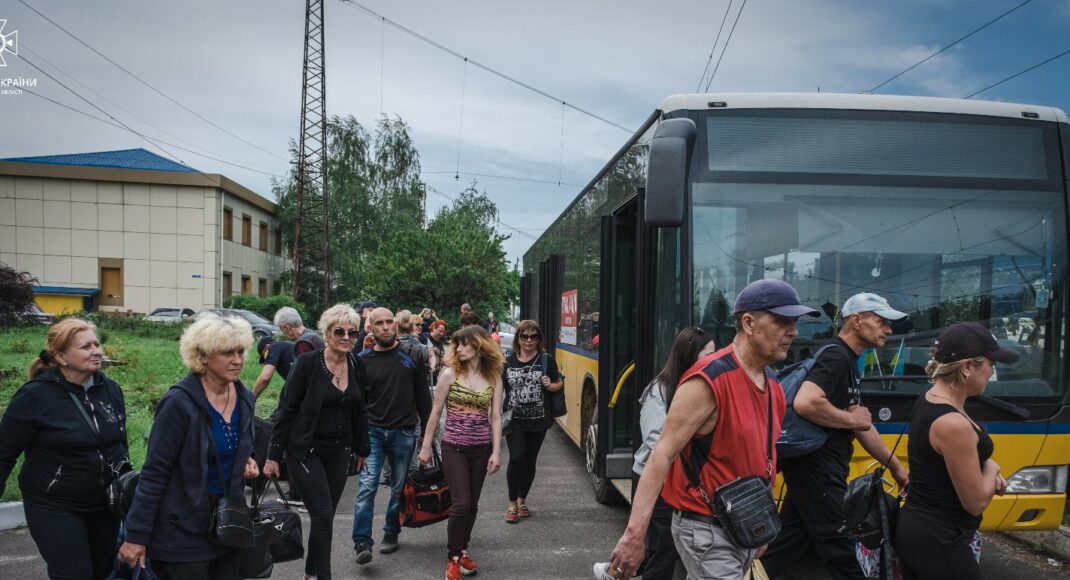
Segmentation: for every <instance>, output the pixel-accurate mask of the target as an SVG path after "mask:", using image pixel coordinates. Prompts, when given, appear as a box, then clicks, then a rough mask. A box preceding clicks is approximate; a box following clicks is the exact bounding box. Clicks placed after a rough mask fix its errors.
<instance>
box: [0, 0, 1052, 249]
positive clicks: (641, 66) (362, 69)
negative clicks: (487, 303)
mask: <svg viewBox="0 0 1070 580" xmlns="http://www.w3.org/2000/svg"><path fill="white" fill-rule="evenodd" d="M325 1H326V2H327V4H326V21H327V24H326V35H327V77H328V81H327V87H328V88H327V108H328V111H329V113H330V114H332V115H336V114H337V115H345V114H352V115H354V116H355V117H356V118H357V119H358V120H359V121H360V122H361V123H362V124H364V125H365V126H370V125H371V124H373V123H374V122H375V119H376V118H377V117H378V116H379V115H380V114H387V115H399V116H401V117H402V118H403V119H405V120H406V121H407V122H408V123H409V124H410V125H411V126H412V129H413V133H414V137H415V141H416V146H417V148H418V149H419V151H420V155H421V161H422V166H423V170H424V171H425V174H424V179H425V181H426V183H427V184H428V185H429V186H431V187H432V188H434V189H435V190H438V191H441V192H443V194H444V195H439V194H435V193H434V192H432V193H431V194H430V195H429V197H428V208H427V211H428V213H429V214H433V213H434V212H435V211H437V209H438V208H439V207H440V206H441V205H442V204H444V203H448V202H447V199H446V197H445V196H451V195H454V194H455V193H456V192H457V191H458V190H459V189H460V188H463V186H464V185H466V184H468V183H470V182H471V181H473V180H476V181H478V187H479V188H480V189H483V190H486V192H487V193H488V194H489V195H490V197H491V198H492V199H493V200H494V201H495V202H496V203H497V204H498V207H499V210H500V213H501V220H502V224H503V225H502V228H503V230H502V231H503V232H505V233H510V234H512V239H511V240H509V241H508V242H507V246H506V247H507V250H508V251H509V254H510V259H515V258H516V257H518V256H520V255H522V254H523V252H524V251H525V250H526V249H527V247H528V246H530V245H531V243H532V241H533V239H534V237H537V236H538V235H539V234H540V233H541V232H542V231H543V229H544V228H545V227H546V226H547V225H548V224H549V223H550V222H551V221H553V219H554V218H555V217H556V216H557V214H558V213H560V211H561V210H562V209H563V208H564V207H565V205H566V204H567V203H568V202H569V201H570V200H571V199H572V198H573V197H575V195H576V194H577V193H578V191H579V188H580V187H581V186H582V185H583V184H586V183H587V182H588V181H589V180H590V179H591V178H592V177H593V176H594V174H595V173H596V172H597V171H598V170H599V169H600V168H601V166H602V165H603V164H604V163H605V162H606V161H607V160H608V158H609V157H610V156H611V155H613V153H614V152H616V150H617V149H618V148H619V147H620V146H621V145H622V144H623V143H624V141H625V140H626V139H627V138H628V136H629V133H627V132H625V131H623V130H621V129H620V128H618V127H615V126H613V125H610V124H607V123H605V122H602V121H599V120H596V119H593V118H591V117H589V116H586V115H584V114H582V113H580V112H577V111H576V110H574V109H571V108H565V109H564V114H562V109H563V107H562V105H561V103H560V101H555V100H552V99H549V98H547V97H544V96H540V95H538V94H536V93H534V92H532V91H530V90H528V89H525V88H522V87H520V86H517V85H516V84H513V83H510V82H508V81H506V80H503V79H501V78H499V77H497V76H495V75H493V74H490V73H488V72H486V71H484V70H482V69H480V68H478V67H477V66H474V65H473V64H471V63H469V64H468V65H467V66H466V65H465V63H464V61H463V60H462V59H460V58H458V57H456V56H453V55H450V54H448V53H446V52H444V51H442V50H440V49H438V48H435V47H433V46H431V45H429V44H427V43H425V42H424V41H422V40H419V39H416V38H413V37H412V36H410V35H409V34H406V33H405V32H403V31H401V30H399V29H397V28H395V27H393V26H392V25H391V24H390V23H389V22H387V23H385V24H384V23H383V21H382V20H381V19H380V18H378V17H375V16H372V15H369V14H368V13H367V12H365V11H363V10H360V9H359V8H358V6H356V5H354V4H353V3H344V2H342V1H340V0H325ZM358 1H359V6H363V7H365V8H367V9H368V10H370V11H373V12H375V13H377V14H379V15H381V16H383V17H385V18H387V19H388V20H390V21H394V22H397V23H399V24H401V25H403V26H405V27H407V28H409V29H411V30H413V31H416V32H418V33H420V34H422V35H424V36H426V37H428V38H431V39H433V40H434V41H435V42H437V43H439V44H441V45H443V46H446V47H448V48H450V49H451V50H453V51H455V52H456V53H459V54H462V55H464V56H467V57H468V58H469V59H471V61H474V62H477V63H479V64H482V65H485V66H487V67H489V68H492V69H495V70H497V71H500V72H502V73H504V74H506V75H509V76H511V77H513V78H516V79H518V80H521V81H523V82H525V83H527V84H529V85H531V86H533V87H536V88H538V89H540V90H541V91H543V92H545V93H549V94H550V95H553V96H554V97H555V98H557V99H560V100H565V101H567V102H568V103H570V104H572V105H575V106H576V107H578V108H581V109H584V110H587V111H590V112H592V113H595V114H597V115H598V116H600V117H603V118H605V119H607V120H610V121H612V122H613V123H615V124H617V125H621V126H624V127H627V128H636V127H638V126H639V124H640V123H641V122H642V121H643V120H644V119H645V118H646V117H647V116H648V115H649V114H650V113H651V111H653V110H654V108H655V107H656V106H657V104H658V103H659V102H660V101H661V100H662V99H663V98H664V97H665V96H667V95H670V94H674V93H686V92H695V90H696V87H697V86H698V85H699V82H700V77H702V75H703V70H704V69H705V67H706V64H707V61H708V60H709V56H710V53H711V50H712V49H713V48H714V46H713V45H714V39H715V37H716V36H717V31H718V28H719V26H720V25H721V22H722V18H723V17H724V15H725V12H726V9H728V7H729V2H728V0H710V1H698V0H691V1H686V0H661V1H659V2H656V3H655V2H651V1H646V2H640V1H636V0H615V1H611V0H597V1H595V0H579V1H577V0H571V1H567V2H566V1H563V0H543V1H542V2H534V3H532V2H525V3H520V2H501V1H497V2H491V1H486V0H468V1H463V2H459V1H456V0H436V1H425V0H413V1H406V0H392V1H386V0H358ZM25 2H26V3H27V4H30V5H32V6H33V7H34V8H36V9H37V10H38V11H40V12H41V14H43V15H45V16H47V17H48V18H50V19H51V20H53V21H54V22H55V23H56V24H59V25H61V26H63V27H64V28H66V29H67V30H68V31H69V32H70V33H72V34H73V35H74V36H76V37H78V38H79V39H81V40H82V41H84V42H85V43H87V44H88V45H90V46H92V47H93V48H95V49H97V50H98V51H99V52H101V53H102V54H104V55H106V56H107V57H109V58H110V59H112V60H114V61H115V62H116V63H118V64H120V65H122V67H124V68H126V69H127V70H129V71H131V72H132V73H134V74H136V75H137V76H139V77H140V78H141V79H143V80H144V81H146V82H147V83H148V84H150V85H152V86H153V87H155V88H156V89H158V90H159V91H160V92H162V93H165V94H166V95H168V96H169V97H170V98H171V99H174V100H175V101H178V102H179V103H181V104H182V105H184V106H186V107H187V108H188V109H190V110H192V111H195V112H196V113H197V114H198V115H200V116H201V117H204V118H206V119H208V120H210V121H212V122H213V123H214V124H215V125H218V126H219V127H222V128H223V129H225V130H226V131H228V132H229V133H232V134H234V135H237V136H239V137H241V139H242V140H239V139H237V138H235V137H233V136H231V135H229V134H228V133H227V132H224V131H221V130H220V129H218V128H216V127H214V126H213V125H212V124H209V123H206V122H204V121H202V120H201V119H199V118H198V117H197V116H194V115H193V114H191V113H189V112H187V111H185V110H183V109H182V108H180V107H179V106H177V105H175V104H174V103H172V102H170V101H169V100H168V99H166V98H164V97H163V96H161V95H160V94H159V93H157V92H155V91H153V90H152V89H150V88H148V87H146V86H145V85H144V84H141V83H140V82H139V81H137V80H135V79H134V78H132V77H131V76H129V75H127V74H126V73H124V72H122V71H121V70H119V69H118V68H116V67H115V66H114V65H112V64H110V63H108V62H107V61H106V60H104V59H103V58H101V57H100V56H98V55H97V54H94V53H93V52H92V51H90V50H89V49H87V48H86V47H85V46H83V45H82V44H80V43H79V42H78V41H77V40H75V39H74V38H72V37H71V36H68V35H67V34H66V33H64V32H63V31H61V30H60V29H59V28H57V27H56V26H55V25H53V24H51V23H49V22H48V21H47V20H45V19H44V18H42V16H40V15H38V14H36V13H35V12H33V11H32V10H30V9H29V8H27V6H26V5H24V4H23V0H5V1H4V2H3V4H2V5H0V19H7V24H6V27H5V28H4V30H3V33H4V34H10V33H11V32H12V31H13V30H18V38H19V49H20V55H21V56H22V57H25V58H26V59H27V60H28V61H31V62H33V63H34V64H36V65H37V66H39V67H41V69H43V70H45V71H47V72H48V73H49V74H51V75H52V76H54V77H55V78H56V79H58V81H62V83H63V84H66V85H67V86H69V87H70V88H71V89H73V90H74V91H76V92H77V93H78V94H79V95H81V96H82V97H84V99H85V100H83V99H82V98H80V97H78V96H76V95H75V94H73V93H72V92H70V91H68V90H67V89H65V88H64V87H63V86H61V85H60V84H59V82H57V80H53V79H51V78H48V76H46V75H45V74H42V73H41V72H39V71H37V70H35V69H34V68H33V67H31V66H30V65H29V64H28V62H26V61H24V60H21V59H20V58H19V57H14V56H12V55H11V54H4V55H3V56H5V57H6V61H7V66H6V67H3V68H0V78H19V77H21V78H36V79H37V87H36V88H34V89H33V90H34V91H35V92H37V93H39V94H41V95H42V96H45V97H48V98H49V99H53V100H55V101H58V102H59V103H63V104H64V105H67V106H68V107H72V108H75V109H78V110H81V111H84V112H86V113H89V114H92V115H94V116H98V117H100V116H103V115H102V113H101V112H100V111H98V110H96V109H95V108H94V107H93V105H96V106H97V107H99V108H100V109H103V110H104V111H106V112H107V114H108V115H111V116H113V117H114V118H116V119H118V120H119V121H121V122H122V123H124V124H126V125H128V126H130V127H132V128H134V129H135V130H137V131H138V132H140V133H142V134H144V135H146V136H148V137H150V138H152V139H153V140H156V143H157V144H158V145H159V147H162V148H163V149H164V150H166V154H167V155H168V156H172V157H174V158H177V160H179V161H181V162H183V163H186V164H187V165H190V166H192V167H195V168H197V169H199V170H201V171H205V172H209V173H222V174H225V175H227V176H228V177H230V178H231V179H234V180H235V181H237V182H239V183H241V184H243V185H245V186H246V187H249V188H250V189H252V190H254V191H256V192H258V193H260V194H262V195H264V196H266V197H269V198H270V197H271V189H270V180H271V175H272V174H276V175H282V174H284V173H285V172H286V170H287V165H288V155H287V141H288V140H289V139H291V138H293V137H294V136H295V135H296V134H297V131H298V126H299V120H300V119H299V112H300V111H299V108H300V96H301V56H302V42H303V34H304V22H303V19H304V2H302V1H300V0H288V1H282V0H257V1H255V2H254V1H252V0H228V1H226V2H218V1H207V0H186V1H184V2H168V3H165V2H145V1H133V0H126V1H119V0H97V1H94V2H77V3H76V2H70V1H69V0H25ZM1021 3H1022V0H973V1H970V0H928V1H923V0H900V1H896V2H872V1H865V2H862V1H858V0H807V1H805V2H798V1H794V0H750V1H748V2H744V1H743V0H734V1H733V2H732V3H731V8H730V10H729V11H728V23H727V24H726V25H725V29H724V32H723V33H722V36H721V40H720V43H719V44H718V46H717V50H716V53H715V55H714V59H713V60H714V62H716V61H717V60H718V58H719V57H720V55H721V49H722V47H723V46H724V44H725V40H726V38H727V36H728V32H729V29H730V28H731V26H732V23H733V22H734V21H735V20H736V15H737V14H738V13H739V11H740V7H741V6H743V10H742V14H740V15H739V17H738V24H737V25H736V28H735V31H734V33H733V35H732V37H731V41H730V43H729V44H728V46H727V50H726V51H725V52H724V55H723V57H721V58H722V61H721V65H720V68H719V70H718V72H717V75H716V77H715V78H714V79H713V82H712V84H711V86H710V91H711V92H738V91H793V92H813V91H817V90H818V89H819V88H820V90H821V91H823V92H858V91H861V90H869V89H872V88H873V87H875V86H877V85H879V84H880V83H882V82H884V81H885V80H887V79H888V78H889V77H891V76H893V75H895V74H896V73H898V72H900V71H902V70H903V69H905V68H907V67H909V66H910V65H912V64H914V63H916V62H918V61H919V60H921V59H923V58H925V57H926V56H928V55H929V54H931V53H933V52H934V51H936V50H938V49H940V48H941V47H943V46H945V45H946V44H949V43H951V42H952V41H954V40H955V39H957V38H959V37H961V36H963V35H965V34H967V33H969V32H970V31H971V30H973V29H975V28H977V27H978V26H981V25H982V24H984V23H985V22H987V21H989V20H991V19H992V18H995V17H996V16H998V15H1000V14H1002V13H1003V12H1006V11H1007V10H1009V9H1011V8H1013V7H1015V6H1016V5H1018V4H1021ZM1068 38H1070V3H1068V2H1066V1H1065V0H1033V1H1032V2H1029V3H1027V4H1026V5H1025V6H1022V7H1021V8H1019V9H1018V10H1016V11H1015V12H1013V13H1012V14H1010V15H1008V16H1006V17H1005V18H1003V19H1002V20H1000V21H999V22H997V23H995V24H993V25H992V26H990V27H988V28H986V29H985V30H983V31H981V32H979V33H977V34H975V35H973V36H972V37H970V38H969V39H967V40H965V41H963V42H962V43H960V44H958V45H956V46H955V47H953V48H951V49H949V50H948V51H946V52H944V53H942V54H941V55H939V56H937V57H935V58H933V59H931V60H929V61H928V62H926V63H924V64H922V65H921V66H919V67H917V68H915V69H914V70H913V71H911V72H909V73H907V74H905V75H903V76H902V77H900V78H898V79H896V80H895V81H893V82H891V83H888V84H887V85H884V86H883V87H882V88H881V89H879V91H878V92H881V93H889V94H914V95H932V96H943V97H956V98H961V97H964V96H966V95H969V94H971V93H973V92H975V91H977V90H979V89H982V88H984V87H986V86H988V85H990V84H992V83H995V82H998V81H1000V80H1002V79H1004V78H1006V77H1008V76H1010V75H1013V74H1015V73H1017V72H1019V71H1022V70H1024V69H1026V68H1028V67H1030V66H1032V65H1035V64H1037V63H1040V62H1042V61H1044V60H1046V59H1048V58H1051V57H1053V56H1055V55H1058V54H1060V53H1062V52H1063V51H1066V50H1068V49H1070V43H1068V41H1067V39H1068ZM707 78H708V77H707ZM1068 79H1070V55H1067V56H1064V57H1062V58H1059V59H1057V60H1055V61H1053V62H1051V63H1049V64H1047V65H1045V66H1042V67H1040V68H1038V69H1036V70H1034V71H1032V72H1029V73H1026V74H1024V75H1022V76H1020V77H1018V78H1017V79H1014V80H1011V81H1009V82H1007V83H1005V84H1002V85H1000V86H999V87H996V88H994V89H992V90H989V91H987V92H985V93H983V94H982V95H979V96H978V97H974V98H979V99H990V100H1003V101H1012V102H1022V103H1029V104H1040V105H1052V106H1057V107H1060V108H1062V109H1064V110H1070V90H1068V89H1070V81H1068ZM703 86H705V83H703ZM462 88H463V90H462ZM462 97H463V114H462V106H461V104H462ZM87 101H89V102H91V103H93V105H90V104H89V102H87ZM0 123H2V130H3V135H4V138H2V139H0V158H3V157H21V156H29V155H52V154H60V153H75V152H86V151H104V150H114V149H127V148H135V147H144V148H146V149H149V150H152V151H154V152H156V153H159V154H165V152H164V151H161V149H159V148H157V146H155V145H150V144H149V143H148V142H147V141H145V140H144V139H142V138H141V137H139V136H138V135H135V134H133V133H130V132H128V131H126V130H123V129H119V128H115V127H111V126H109V125H106V124H104V123H101V122H100V121H97V120H94V119H91V118H89V117H86V116H84V115H82V114H79V113H77V112H74V111H71V110H69V109H65V108H63V107H62V106H60V105H57V104H55V103H53V102H49V101H46V100H43V99H41V98H38V97H37V96H35V95H31V94H29V93H25V92H24V93H23V94H20V95H11V94H7V95H0ZM243 140H244V141H249V142H252V143H254V144H255V145H256V147H253V146H251V145H249V144H247V143H246V142H244V141H243ZM165 142H166V143H170V144H172V145H166V144H164V143H165ZM189 150H192V151H189ZM206 156H207V157H206ZM211 157H214V158H218V159H221V160H225V161H226V162H221V161H217V160H213V159H212V158H211ZM254 170H255V171H254ZM458 171H459V172H460V176H461V179H460V183H458V181H456V180H455V179H454V174H455V173H456V172H458ZM559 182H560V184H561V185H558V183H559ZM509 228H517V229H509Z"/></svg>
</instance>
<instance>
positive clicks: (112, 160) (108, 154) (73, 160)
mask: <svg viewBox="0 0 1070 580" xmlns="http://www.w3.org/2000/svg"><path fill="white" fill-rule="evenodd" d="M0 161H10V162H13V163H42V164H45V165H76V166H80V167H111V168H115V169H141V170H147V171H180V172H183V173H196V172H197V170H196V169H194V168H192V167H189V166H186V165H183V164H181V163H176V162H174V161H171V160H170V159H167V158H164V157H160V156H159V155H157V154H155V153H153V152H151V151H146V150H145V149H122V150H120V151H97V152H95V153H72V154H69V155H45V156H40V157H9V158H7V159H0Z"/></svg>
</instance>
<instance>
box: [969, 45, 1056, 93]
mask: <svg viewBox="0 0 1070 580" xmlns="http://www.w3.org/2000/svg"><path fill="white" fill-rule="evenodd" d="M1068 54H1070V50H1065V51H1063V52H1060V53H1059V54H1057V55H1055V56H1053V57H1051V58H1049V59H1047V60H1045V61H1043V62H1038V63H1037V64H1035V65H1033V66H1031V67H1029V68H1027V69H1025V70H1022V71H1019V72H1016V73H1014V74H1012V75H1011V76H1009V77H1007V78H1005V79H1003V80H1001V81H999V82H997V83H992V84H990V85H988V86H987V87H985V88H983V89H981V90H979V91H974V92H972V93H970V94H968V95H966V96H965V97H963V98H964V99H969V98H973V97H976V96H977V95H979V94H981V93H983V92H985V91H987V90H989V89H994V88H996V87H998V86H999V85H1002V84H1003V83H1005V82H1007V81H1010V80H1014V79H1016V78H1018V77H1020V76H1022V75H1024V74H1025V73H1027V72H1030V71H1033V70H1036V69H1038V68H1040V67H1042V66H1044V65H1046V64H1048V63H1049V62H1052V61H1054V60H1058V59H1060V58H1062V57H1064V56H1066V55H1068Z"/></svg>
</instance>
